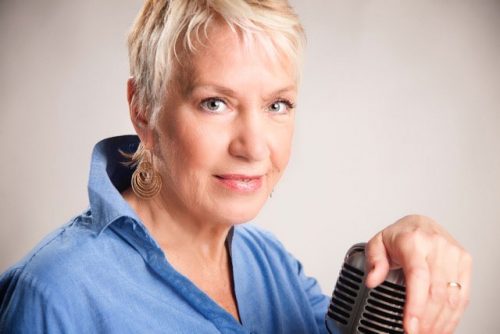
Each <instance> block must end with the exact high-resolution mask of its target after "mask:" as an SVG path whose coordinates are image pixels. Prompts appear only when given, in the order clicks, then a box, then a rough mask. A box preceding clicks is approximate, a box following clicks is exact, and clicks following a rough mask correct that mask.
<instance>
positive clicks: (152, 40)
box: [0, 0, 471, 333]
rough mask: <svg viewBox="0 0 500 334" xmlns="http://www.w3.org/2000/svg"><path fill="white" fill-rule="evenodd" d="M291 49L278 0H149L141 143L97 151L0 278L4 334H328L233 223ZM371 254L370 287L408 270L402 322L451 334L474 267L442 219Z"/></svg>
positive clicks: (314, 301) (259, 245)
mask: <svg viewBox="0 0 500 334" xmlns="http://www.w3.org/2000/svg"><path fill="white" fill-rule="evenodd" d="M302 49H303V32H302V28H301V26H300V23H299V22H298V19H297V17H296V15H295V14H294V13H293V11H292V10H291V8H290V7H289V5H288V3H287V2H286V1H277V0H268V1H235V0H226V1H223V0H220V1H202V0H177V1H173V0H172V1H167V0H163V1H161V0H150V1H147V2H146V4H145V6H144V8H143V10H142V11H141V13H140V14H139V16H138V18H137V20H136V22H135V24H134V27H133V29H132V32H131V33H130V36H129V51H130V63H131V75H132V77H131V79H130V80H129V82H128V101H129V105H130V117H131V121H132V123H133V125H134V128H135V130H136V132H137V135H138V137H137V136H122V137H115V138H108V139H105V140H103V141H101V142H100V143H98V144H97V145H96V147H95V149H94V152H93V156H92V163H91V172H90V180H89V201H90V208H89V209H88V210H87V211H86V212H84V213H82V214H81V215H79V216H77V217H75V218H74V219H73V220H72V221H70V222H69V223H68V224H66V225H64V226H63V227H61V228H60V229H59V230H57V231H55V232H54V233H52V234H51V235H50V236H48V237H47V238H46V239H45V240H43V241H42V242H41V243H40V244H39V245H38V246H37V247H36V248H35V249H34V250H33V251H32V252H31V253H30V254H28V255H27V256H26V257H25V258H24V259H23V260H22V261H20V262H19V263H18V264H16V265H14V266H13V267H11V268H10V269H9V270H8V271H7V272H5V273H4V274H3V275H2V276H1V277H0V296H1V297H0V300H1V301H0V332H2V333H3V332H7V333H25V332H29V333H38V332H50V333H53V332H55V333H57V332H61V333H78V332H82V333H87V332H88V333H193V332H194V333H220V332H222V333H252V332H254V333H324V332H326V329H325V326H324V316H325V313H326V309H327V305H328V301H329V298H328V296H325V295H323V294H322V293H321V291H320V289H319V287H318V284H317V283H316V281H315V280H314V279H312V278H309V277H306V276H305V275H304V273H303V271H302V267H301V265H300V263H299V262H298V261H297V260H296V259H294V258H293V257H292V256H291V255H290V254H289V253H287V251H286V250H285V249H284V247H283V246H282V245H281V244H280V243H279V241H277V240H276V238H275V237H274V236H272V235H270V234H269V233H267V232H265V231H262V230H260V229H258V228H256V227H253V226H249V225H246V224H245V225H243V224H242V223H245V222H248V221H250V220H252V219H253V218H254V217H255V216H256V215H257V213H258V212H259V210H260V209H261V207H262V206H263V204H264V202H265V201H266V199H267V198H268V197H269V195H270V193H271V192H272V189H273V187H274V186H275V185H276V183H277V182H278V180H279V178H280V177H281V175H282V173H283V171H284V169H285V167H286V165H287V162H288V158H289V155H290V146H291V140H292V134H293V127H294V113H295V101H296V98H297V85H298V81H299V74H300V71H299V68H300V62H301V61H300V59H301V54H302ZM123 153H124V154H123ZM124 156H129V157H130V158H131V164H126V163H124V162H126V160H127V159H125V158H124ZM368 259H369V263H370V268H369V269H370V273H369V275H368V278H367V282H366V284H367V285H368V286H370V287H373V286H376V285H377V284H379V283H380V282H382V281H383V279H384V277H385V275H386V273H387V271H388V269H389V267H390V266H394V267H396V266H400V267H402V268H403V270H404V271H405V274H406V280H407V296H408V299H407V304H406V307H405V319H404V325H405V328H406V330H407V331H408V332H410V333H450V332H453V330H454V329H455V327H456V325H457V323H458V321H459V319H460V317H461V315H462V313H463V310H464V308H465V305H466V302H467V299H468V296H469V286H470V271H471V270H470V262H471V261H470V256H469V255H468V254H467V253H466V252H465V251H464V250H463V249H462V247H461V246H460V245H458V243H457V242H456V241H454V240H453V239H452V238H451V237H450V236H449V235H448V234H447V233H446V232H445V231H443V230H442V228H440V227H439V226H438V225H437V224H436V223H434V222H433V221H432V220H430V219H428V218H425V217H421V216H408V217H405V218H402V219H401V220H399V221H398V222H396V223H395V224H393V225H391V226H389V227H387V228H386V229H384V230H383V231H381V232H380V233H378V234H377V235H376V236H374V237H373V238H372V239H371V240H370V242H369V244H368Z"/></svg>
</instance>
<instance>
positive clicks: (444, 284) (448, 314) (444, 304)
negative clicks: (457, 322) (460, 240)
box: [429, 248, 461, 333]
mask: <svg viewBox="0 0 500 334" xmlns="http://www.w3.org/2000/svg"><path fill="white" fill-rule="evenodd" d="M440 254H443V253H440ZM460 257H461V252H460V250H459V249H458V248H457V249H456V250H455V251H454V252H453V251H451V252H449V253H448V255H447V257H446V259H445V262H444V263H440V262H442V260H443V259H441V261H440V262H437V263H436V264H437V265H440V267H441V268H443V270H441V273H440V274H439V275H440V278H442V279H439V280H436V282H435V283H434V284H439V286H440V289H442V290H443V291H442V293H443V295H442V296H438V298H435V297H436V296H435V295H433V294H432V293H431V302H430V304H431V305H435V304H439V306H440V307H441V310H440V312H439V315H437V317H435V319H432V317H433V316H435V315H432V314H431V315H430V316H429V321H431V323H432V329H433V331H432V332H434V333H444V330H445V328H446V327H447V326H448V324H449V322H450V321H451V319H452V318H453V316H454V314H455V313H456V311H457V309H458V308H459V306H460V298H461V289H460V288H459V287H454V286H450V285H449V284H448V283H449V282H451V281H456V280H458V281H459V280H460V278H459V277H460V275H459V271H460V262H461V261H460ZM436 264H435V265H436ZM444 268H446V269H444ZM446 279H448V280H446ZM431 285H432V284H431ZM431 291H432V287H431ZM430 308H433V306H431V307H430ZM435 311H436V312H437V307H436V308H435Z"/></svg>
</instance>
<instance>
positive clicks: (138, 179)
mask: <svg viewBox="0 0 500 334" xmlns="http://www.w3.org/2000/svg"><path fill="white" fill-rule="evenodd" d="M131 185H132V190H133V191H134V193H135V194H136V195H137V196H139V197H140V198H143V199H150V198H152V197H155V196H156V195H157V194H158V192H159V191H160V189H161V176H160V174H159V173H158V172H157V171H156V170H155V169H154V167H153V158H152V156H151V152H150V151H149V150H144V155H143V156H142V159H141V162H139V165H138V166H137V168H136V169H135V171H134V173H133V174H132V180H131Z"/></svg>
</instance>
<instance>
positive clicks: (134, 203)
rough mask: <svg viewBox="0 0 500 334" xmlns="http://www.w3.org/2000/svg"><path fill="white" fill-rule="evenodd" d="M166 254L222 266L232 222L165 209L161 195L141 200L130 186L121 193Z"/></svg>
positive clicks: (225, 258) (225, 256)
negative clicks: (197, 217) (224, 222)
mask: <svg viewBox="0 0 500 334" xmlns="http://www.w3.org/2000/svg"><path fill="white" fill-rule="evenodd" d="M122 196H123V198H124V199H125V200H126V201H127V202H128V204H129V205H130V206H131V207H132V208H133V209H134V210H135V212H136V213H137V215H138V216H139V218H140V219H141V220H142V222H143V224H144V225H145V226H146V228H147V229H148V231H149V232H150V233H151V235H152V236H153V237H154V238H155V240H156V241H157V242H158V244H159V245H160V246H161V248H162V249H163V251H164V252H165V253H166V255H167V256H169V257H170V256H182V255H181V254H186V255H189V256H190V257H194V258H196V259H198V261H199V262H202V263H204V265H205V266H212V265H216V266H221V265H224V264H225V263H226V261H227V253H226V248H225V241H226V238H227V235H228V233H229V230H230V229H231V226H232V225H229V224H220V223H217V222H210V221H209V220H207V219H204V220H203V221H200V220H198V219H195V218H193V217H189V216H188V215H183V214H182V213H178V212H172V211H171V210H167V208H166V206H165V204H163V202H162V200H161V198H160V196H158V197H156V198H153V199H148V200H144V199H141V198H139V197H138V196H137V195H135V194H134V192H133V191H132V190H131V189H127V190H126V191H124V192H123V193H122Z"/></svg>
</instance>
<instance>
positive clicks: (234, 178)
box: [214, 174, 263, 193]
mask: <svg viewBox="0 0 500 334" xmlns="http://www.w3.org/2000/svg"><path fill="white" fill-rule="evenodd" d="M214 176H215V178H216V179H217V180H218V181H219V183H220V184H222V185H223V186H225V187H226V188H227V189H229V190H232V191H236V192H240V193H253V192H256V191H257V190H259V189H260V188H261V187H262V180H263V176H262V175H243V174H222V175H214Z"/></svg>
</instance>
